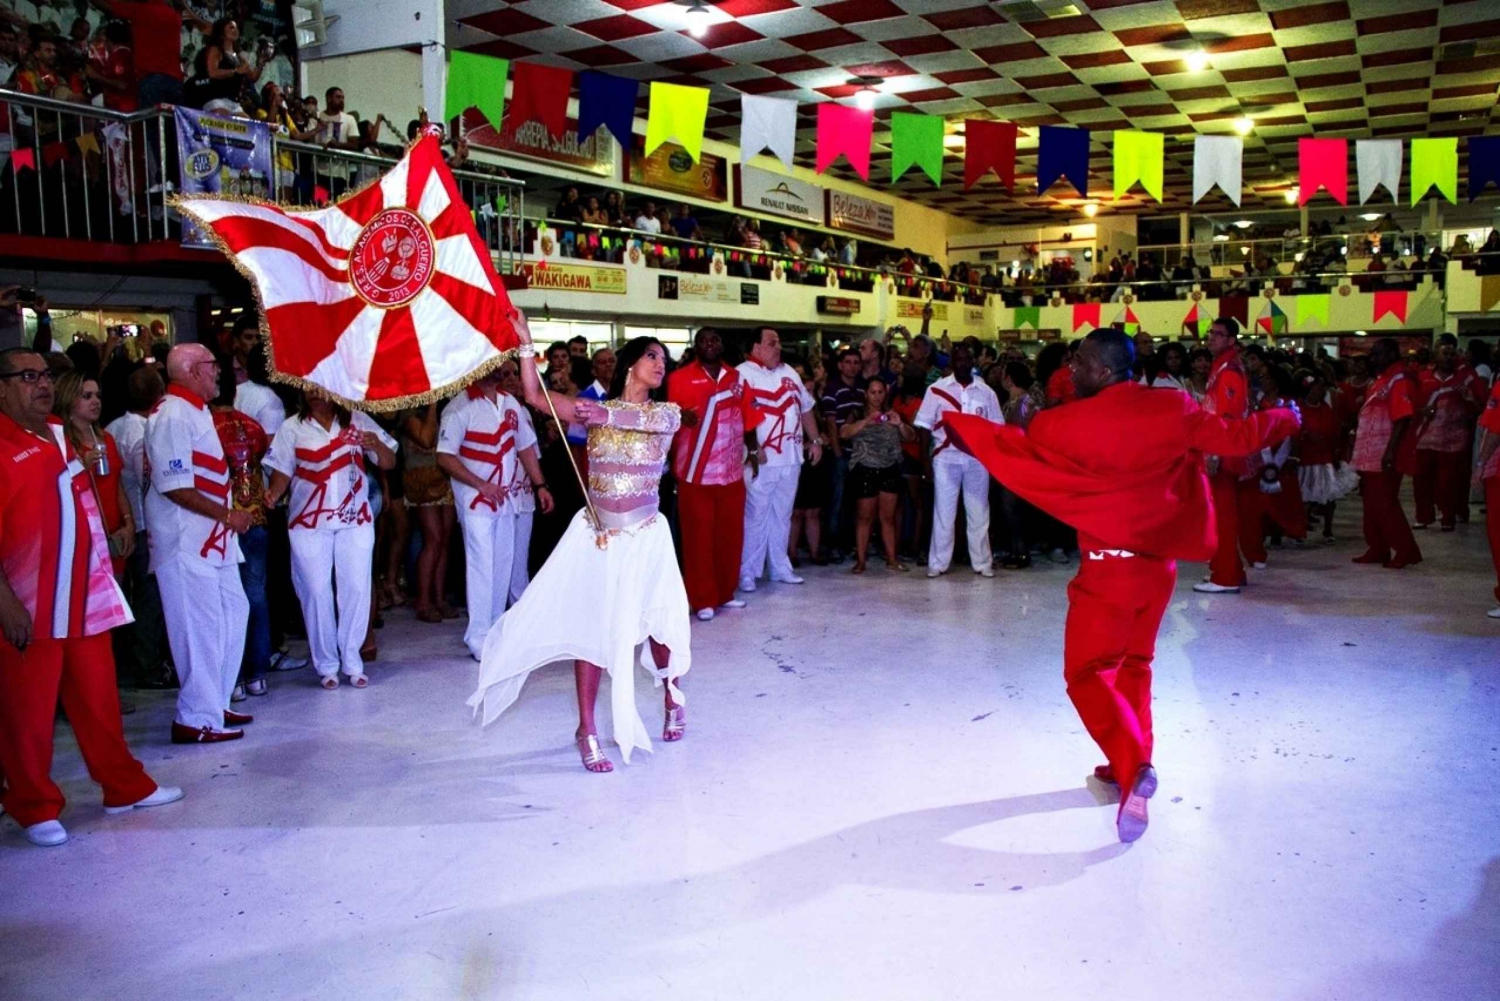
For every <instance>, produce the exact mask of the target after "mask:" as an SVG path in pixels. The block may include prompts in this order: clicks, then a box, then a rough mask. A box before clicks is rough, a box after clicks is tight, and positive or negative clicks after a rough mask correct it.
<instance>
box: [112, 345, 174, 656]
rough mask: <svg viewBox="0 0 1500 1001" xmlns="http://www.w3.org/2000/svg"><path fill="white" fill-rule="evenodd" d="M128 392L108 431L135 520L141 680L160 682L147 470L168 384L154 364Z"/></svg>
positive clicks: (128, 572) (133, 584) (129, 587)
mask: <svg viewBox="0 0 1500 1001" xmlns="http://www.w3.org/2000/svg"><path fill="white" fill-rule="evenodd" d="M126 390H127V392H129V394H130V409H129V410H128V411H126V412H125V414H124V415H122V416H120V417H117V418H115V420H114V421H113V422H112V423H111V424H110V425H109V427H107V428H105V429H104V430H106V431H108V432H109V433H110V434H111V435H113V436H114V439H115V444H116V445H117V446H119V449H120V462H121V467H122V468H121V469H120V482H121V484H122V485H123V486H124V488H125V498H126V499H127V500H128V501H129V502H130V514H131V517H133V518H134V519H135V526H136V533H135V549H134V551H132V552H131V554H130V556H128V557H127V558H126V560H125V582H126V597H127V598H129V600H130V608H131V611H133V612H135V622H134V624H132V625H131V626H130V630H131V639H132V642H131V648H132V653H133V654H134V657H135V670H136V678H135V680H136V681H137V682H138V683H148V684H149V683H151V682H156V681H157V680H158V677H159V676H160V674H161V672H162V665H163V664H164V663H165V660H164V659H163V657H162V650H161V641H162V635H163V634H162V619H161V592H160V591H159V590H157V587H156V578H155V577H154V576H153V575H152V573H151V549H150V541H149V539H148V538H147V536H146V511H145V503H146V490H147V488H148V487H149V486H150V477H149V476H148V475H147V474H146V418H147V417H149V416H150V415H151V411H152V410H153V409H154V408H155V407H156V404H157V401H159V400H160V399H161V398H162V397H163V396H164V395H166V392H167V387H166V385H165V384H164V383H163V382H162V380H161V374H160V373H159V372H157V370H156V369H155V368H154V367H153V366H150V365H144V366H142V367H141V368H138V369H136V370H135V371H134V372H132V373H131V374H130V379H129V380H128V381H127V383H126Z"/></svg>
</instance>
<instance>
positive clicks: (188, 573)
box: [156, 556, 250, 730]
mask: <svg viewBox="0 0 1500 1001" xmlns="http://www.w3.org/2000/svg"><path fill="white" fill-rule="evenodd" d="M156 584H157V587H158V588H159V589H160V590H161V608H162V616H163V617H164V618H165V619H166V623H167V642H168V644H170V645H171V648H172V662H173V663H174V664H176V665H177V681H178V683H179V684H180V685H181V686H182V688H181V690H180V691H179V692H178V693H177V722H179V723H181V724H182V725H183V726H190V727H192V728H193V729H194V730H199V729H202V728H203V727H205V726H208V727H213V728H214V729H215V730H217V729H220V728H222V727H223V726H224V710H225V709H227V708H229V696H230V695H231V694H232V693H233V692H234V686H235V683H236V682H238V681H239V676H240V661H241V660H242V659H243V658H244V656H245V628H246V625H247V624H248V623H249V620H250V602H249V600H248V599H247V598H246V597H245V588H244V586H243V585H241V584H240V568H239V566H238V565H236V564H230V565H229V566H223V567H214V566H209V565H208V564H207V563H204V562H203V561H202V560H193V559H188V558H187V557H182V556H179V557H175V558H173V559H170V560H163V561H162V562H161V564H160V565H159V566H157V568H156Z"/></svg>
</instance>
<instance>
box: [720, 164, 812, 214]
mask: <svg viewBox="0 0 1500 1001" xmlns="http://www.w3.org/2000/svg"><path fill="white" fill-rule="evenodd" d="M736 179H737V180H738V181H739V183H738V184H737V185H736V187H735V204H736V205H738V206H739V207H740V208H742V209H750V210H751V211H752V212H767V213H769V214H771V215H779V216H785V217H786V218H788V219H797V220H800V221H801V222H805V223H808V224H810V225H813V226H821V225H823V222H824V219H825V214H824V208H825V206H824V199H823V196H824V195H825V194H826V193H827V192H826V191H825V190H824V189H823V188H822V187H820V186H818V185H816V184H809V183H808V182H807V181H802V180H798V179H797V178H795V177H792V176H790V175H789V174H777V173H773V172H772V171H769V170H761V169H760V168H759V167H745V166H741V167H740V168H739V169H738V173H737V174H736Z"/></svg>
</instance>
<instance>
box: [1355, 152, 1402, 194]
mask: <svg viewBox="0 0 1500 1001" xmlns="http://www.w3.org/2000/svg"><path fill="white" fill-rule="evenodd" d="M1354 164H1355V166H1356V167H1358V168H1359V203H1360V204H1361V205H1363V204H1364V203H1365V202H1367V201H1369V200H1370V196H1371V195H1373V194H1374V193H1375V189H1376V187H1378V186H1379V185H1382V184H1384V185H1385V189H1386V190H1387V191H1389V192H1390V193H1391V201H1393V202H1394V201H1395V200H1396V197H1397V189H1398V188H1400V187H1401V140H1400V139H1361V140H1359V141H1358V142H1356V143H1355V144H1354Z"/></svg>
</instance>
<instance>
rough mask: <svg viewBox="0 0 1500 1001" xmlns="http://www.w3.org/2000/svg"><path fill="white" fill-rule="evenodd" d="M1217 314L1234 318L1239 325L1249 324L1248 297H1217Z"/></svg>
mask: <svg viewBox="0 0 1500 1001" xmlns="http://www.w3.org/2000/svg"><path fill="white" fill-rule="evenodd" d="M1219 315H1220V316H1227V317H1230V318H1232V319H1234V320H1235V321H1236V322H1238V323H1239V325H1240V326H1241V327H1248V326H1250V297H1249V296H1245V295H1226V296H1223V297H1222V298H1220V299H1219Z"/></svg>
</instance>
